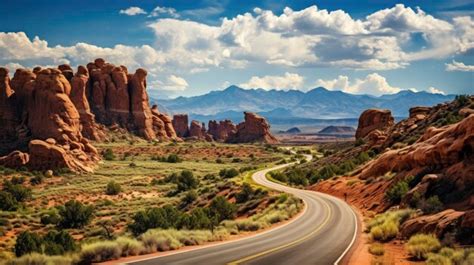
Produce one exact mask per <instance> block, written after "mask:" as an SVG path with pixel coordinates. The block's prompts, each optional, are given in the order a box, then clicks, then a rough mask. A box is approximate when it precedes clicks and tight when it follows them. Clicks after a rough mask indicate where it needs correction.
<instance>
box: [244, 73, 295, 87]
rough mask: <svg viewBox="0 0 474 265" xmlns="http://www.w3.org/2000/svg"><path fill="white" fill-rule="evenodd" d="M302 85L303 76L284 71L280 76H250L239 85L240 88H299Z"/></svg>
mask: <svg viewBox="0 0 474 265" xmlns="http://www.w3.org/2000/svg"><path fill="white" fill-rule="evenodd" d="M303 85H304V78H303V77H302V76H300V75H299V74H294V73H288V72H286V73H285V74H284V75H282V76H278V75H266V76H263V77H258V76H252V77H251V78H250V80H249V81H247V82H246V83H242V84H240V85H239V86H241V87H242V88H248V89H250V88H263V89H299V88H302V87H303Z"/></svg>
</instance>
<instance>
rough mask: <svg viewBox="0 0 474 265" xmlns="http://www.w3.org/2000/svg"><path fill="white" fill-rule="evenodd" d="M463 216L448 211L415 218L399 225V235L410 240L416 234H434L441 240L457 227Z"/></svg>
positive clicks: (456, 212)
mask: <svg viewBox="0 0 474 265" xmlns="http://www.w3.org/2000/svg"><path fill="white" fill-rule="evenodd" d="M463 215H464V212H460V211H455V210H453V209H448V210H444V211H442V212H439V213H437V214H433V215H423V216H419V217H415V218H413V219H410V220H408V221H405V222H404V223H403V224H402V225H401V227H400V233H401V235H402V237H403V238H410V236H412V235H414V234H417V233H425V234H435V235H436V236H437V237H438V238H441V237H442V236H443V235H444V233H445V232H447V231H449V230H452V228H453V227H454V226H457V225H458V222H460V220H462V217H463Z"/></svg>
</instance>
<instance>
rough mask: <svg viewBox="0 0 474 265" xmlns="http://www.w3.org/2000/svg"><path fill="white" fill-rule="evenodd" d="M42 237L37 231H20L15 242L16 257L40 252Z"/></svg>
mask: <svg viewBox="0 0 474 265" xmlns="http://www.w3.org/2000/svg"><path fill="white" fill-rule="evenodd" d="M42 244H43V239H42V238H41V236H40V235H38V234H37V233H32V232H29V231H23V232H21V233H20V234H19V235H18V237H17V238H16V243H15V255H16V256H17V257H20V256H23V255H25V254H28V253H32V252H37V253H41V252H42V248H41V245H42Z"/></svg>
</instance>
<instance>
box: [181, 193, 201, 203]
mask: <svg viewBox="0 0 474 265" xmlns="http://www.w3.org/2000/svg"><path fill="white" fill-rule="evenodd" d="M197 198H198V194H197V192H196V191H195V190H190V191H188V192H186V194H185V195H184V197H183V198H182V199H181V206H182V207H185V206H187V205H188V204H191V203H193V202H194V201H195V200H196V199H197Z"/></svg>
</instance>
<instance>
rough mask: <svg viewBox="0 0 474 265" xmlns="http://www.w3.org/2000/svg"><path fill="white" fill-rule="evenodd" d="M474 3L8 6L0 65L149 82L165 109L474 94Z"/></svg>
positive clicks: (116, 1)
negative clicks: (227, 97)
mask: <svg viewBox="0 0 474 265" xmlns="http://www.w3.org/2000/svg"><path fill="white" fill-rule="evenodd" d="M473 15H474V0H451V1H437V0H425V1H403V2H402V1H386V0H370V1H349V0H328V1H306V0H299V1H285V0H259V1H247V0H240V1H231V0H221V1H214V0H195V1H189V0H173V1H156V0H155V1H151V0H141V1H138V0H128V1H125V0H103V1H86V0H83V1H74V3H73V2H68V1H52V0H51V1H41V3H40V2H38V1H22V0H15V1H11V0H3V1H2V7H1V8H0V17H1V18H2V22H1V23H0V65H2V66H6V67H8V68H9V69H10V72H11V73H13V72H14V69H16V68H32V67H34V66H37V65H41V66H49V67H55V66H57V65H59V64H63V63H67V64H70V65H71V66H73V67H77V66H78V65H85V64H87V63H88V62H90V61H93V59H94V58H98V57H102V58H104V59H105V60H106V61H108V62H110V63H113V64H116V65H120V64H123V65H126V66H127V67H128V68H129V71H134V70H135V69H136V68H138V67H142V68H145V69H147V70H148V82H147V84H148V89H149V90H150V91H153V94H154V95H158V96H160V97H162V98H169V97H177V96H194V95H200V94H204V93H207V92H209V91H212V90H220V89H224V88H226V87H227V86H229V85H238V86H240V87H243V88H247V89H251V88H263V89H284V90H287V89H299V90H302V91H307V90H309V89H312V88H315V87H318V86H323V87H326V88H328V89H331V90H342V91H345V92H348V93H353V94H370V95H374V96H379V95H382V94H391V93H397V92H399V91H401V90H406V89H410V90H414V91H428V92H431V93H444V94H474V17H473Z"/></svg>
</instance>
